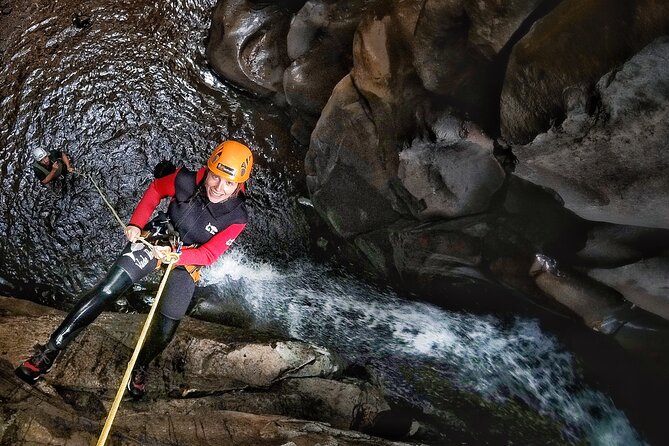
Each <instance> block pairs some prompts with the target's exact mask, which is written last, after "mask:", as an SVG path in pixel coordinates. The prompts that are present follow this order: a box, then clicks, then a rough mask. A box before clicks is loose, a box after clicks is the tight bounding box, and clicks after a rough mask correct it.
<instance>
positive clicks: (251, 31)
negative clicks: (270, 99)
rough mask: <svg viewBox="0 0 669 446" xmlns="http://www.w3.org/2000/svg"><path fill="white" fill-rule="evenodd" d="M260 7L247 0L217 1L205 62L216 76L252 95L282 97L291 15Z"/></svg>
mask: <svg viewBox="0 0 669 446" xmlns="http://www.w3.org/2000/svg"><path fill="white" fill-rule="evenodd" d="M254 6H255V7H254ZM261 6H262V7H259V6H258V5H254V4H253V2H251V1H249V0H233V1H226V2H218V3H217V5H216V8H215V9H214V12H213V15H212V24H211V28H210V33H209V42H208V43H207V50H206V54H207V60H208V61H209V63H210V64H211V66H212V67H213V69H214V70H215V71H216V72H217V73H218V74H219V75H221V76H222V77H223V78H225V79H226V80H228V81H230V82H232V83H234V84H236V85H238V86H239V87H241V88H243V89H245V90H248V91H249V92H251V93H254V94H257V95H261V96H269V95H272V94H276V93H279V94H283V72H284V70H285V69H286V67H287V66H288V65H289V63H290V61H289V60H288V56H287V54H286V34H287V33H288V27H289V24H290V19H291V14H290V13H289V12H288V11H286V10H284V9H282V8H281V7H280V6H278V5H261Z"/></svg>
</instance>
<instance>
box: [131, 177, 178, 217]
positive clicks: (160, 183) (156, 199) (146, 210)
mask: <svg viewBox="0 0 669 446" xmlns="http://www.w3.org/2000/svg"><path fill="white" fill-rule="evenodd" d="M179 170H180V169H177V171H176V172H174V173H172V174H170V175H167V176H164V177H162V178H157V179H155V180H153V181H152V182H151V184H150V185H149V188H148V189H147V190H146V192H144V196H143V197H142V199H141V200H140V201H139V204H138V205H137V207H136V208H135V212H133V213H132V217H130V224H131V225H133V226H137V227H138V228H140V229H141V228H143V227H144V225H146V223H148V221H149V218H151V214H153V211H154V210H155V209H156V207H157V206H158V204H159V203H160V200H162V199H163V198H165V197H173V196H174V194H175V187H174V184H175V181H176V178H177V173H179Z"/></svg>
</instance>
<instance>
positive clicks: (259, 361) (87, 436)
mask: <svg viewBox="0 0 669 446" xmlns="http://www.w3.org/2000/svg"><path fill="white" fill-rule="evenodd" d="M0 308H2V325H3V330H2V331H1V333H0V351H2V358H1V359H0V383H1V384H0V389H1V390H0V392H2V400H3V417H2V427H3V428H2V430H1V431H0V438H1V440H0V441H1V442H2V443H3V444H15V445H19V444H26V445H27V444H56V443H57V444H91V443H93V442H94V440H95V439H96V438H97V436H98V435H99V434H100V431H101V428H102V425H103V424H104V420H105V417H106V414H107V411H108V409H109V405H110V404H111V400H112V399H113V397H114V395H115V393H116V388H117V387H118V385H119V381H120V377H121V376H123V373H124V371H125V366H126V362H127V360H128V359H129V357H130V353H131V349H132V346H133V340H134V337H135V333H136V332H137V331H138V330H139V326H140V324H141V321H142V319H143V317H142V316H141V315H122V314H103V315H102V316H101V317H100V318H99V319H98V321H97V322H96V323H94V324H93V325H92V326H91V327H89V328H88V329H87V330H86V331H85V332H84V334H83V335H82V336H81V339H77V341H75V342H74V343H73V345H72V346H71V347H70V348H68V350H66V351H65V352H64V353H63V354H62V355H61V357H59V358H58V360H57V361H56V364H55V365H54V367H53V368H52V370H51V372H50V373H49V374H48V375H47V376H46V377H45V379H44V380H43V381H40V382H39V383H38V385H37V387H35V388H31V387H30V386H28V385H25V384H23V383H22V381H19V380H18V379H17V378H16V377H14V375H13V367H14V366H13V365H12V364H17V363H18V362H20V360H21V358H23V357H25V355H26V354H27V353H28V352H29V351H30V348H31V346H32V345H33V344H34V343H36V342H38V341H44V339H45V338H46V337H47V336H48V333H49V332H50V331H51V330H52V329H53V328H54V327H55V326H56V325H57V324H58V323H59V322H60V320H61V319H62V317H63V314H62V313H61V312H59V311H55V310H51V309H48V308H46V307H41V306H38V305H35V304H31V303H28V302H24V301H19V300H15V299H8V298H0ZM27 326H30V327H33V329H32V330H31V331H30V332H29V334H28V335H26V336H21V337H19V338H17V337H16V333H19V332H23V333H26V331H25V328H26V327H27ZM5 329H6V330H5ZM342 366H343V365H342V364H341V362H340V361H339V360H338V359H337V358H336V356H334V355H333V354H332V353H330V352H328V351H326V350H324V349H321V348H319V347H315V346H312V345H309V344H305V343H302V342H299V341H284V340H278V339H275V338H272V337H271V336H268V335H263V334H255V335H254V334H252V333H245V332H242V331H239V330H236V329H229V328H226V327H223V326H220V325H219V326H217V325H214V324H209V323H206V322H199V321H195V320H190V319H188V320H186V321H184V323H183V324H182V327H180V330H179V333H178V335H177V337H176V338H175V342H173V343H172V344H170V346H169V347H168V348H167V350H166V351H165V352H163V354H161V356H160V357H159V358H158V359H157V360H156V361H155V362H154V363H153V364H152V365H151V367H150V368H149V371H148V374H149V376H148V379H149V381H148V389H147V391H148V394H147V397H145V399H144V400H142V401H140V402H131V401H125V402H124V403H122V405H121V409H120V411H119V413H118V415H117V418H116V419H115V422H114V426H113V429H112V433H111V436H110V439H109V440H110V442H112V443H110V444H138V443H142V444H156V445H161V444H174V443H181V444H189V445H214V444H223V443H225V444H234V445H263V444H267V445H270V444H272V445H274V444H291V443H289V442H290V441H292V442H293V443H292V444H296V445H312V444H316V443H321V444H325V443H327V444H333V445H391V444H392V445H399V444H402V443H395V442H392V441H387V440H383V439H380V438H374V437H370V436H368V435H365V434H363V433H360V432H353V431H351V430H350V429H356V430H358V431H365V432H373V431H375V430H376V431H380V430H381V429H378V427H379V426H378V423H379V421H380V420H383V421H384V422H385V420H387V418H388V415H390V414H391V412H392V409H391V407H390V406H389V404H388V402H387V401H386V400H385V397H384V396H383V395H382V393H381V391H380V390H379V389H378V388H376V387H374V386H372V385H371V384H369V383H364V382H362V381H360V380H357V379H353V378H346V380H345V381H339V380H338V379H340V378H341V376H342V373H341V372H342ZM338 377H339V378H338ZM298 417H299V418H298ZM395 420H396V422H398V423H399V424H398V425H397V426H398V427H399V428H400V430H401V429H405V431H404V432H400V431H398V430H397V429H396V430H395V432H394V434H395V435H398V434H399V435H402V434H404V433H407V432H408V429H409V423H410V420H406V421H404V422H401V421H400V418H397V417H395ZM383 429H385V427H384V428H383Z"/></svg>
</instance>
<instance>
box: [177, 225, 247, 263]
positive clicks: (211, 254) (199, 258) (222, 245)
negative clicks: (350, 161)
mask: <svg viewBox="0 0 669 446" xmlns="http://www.w3.org/2000/svg"><path fill="white" fill-rule="evenodd" d="M245 226H246V224H244V223H235V224H232V225H230V226H228V227H227V228H225V229H224V230H222V231H220V232H219V233H218V234H216V235H215V236H213V237H212V238H211V239H210V240H209V241H208V242H207V243H205V244H203V245H202V246H198V247H197V248H183V249H182V251H181V257H179V261H178V262H177V265H202V266H209V265H211V264H212V263H214V262H215V261H216V260H217V259H218V258H219V257H220V256H221V254H223V253H224V252H225V251H227V249H228V248H229V247H230V245H232V242H234V241H235V239H236V238H237V236H238V235H239V234H240V233H241V232H242V231H243V230H244V227H245Z"/></svg>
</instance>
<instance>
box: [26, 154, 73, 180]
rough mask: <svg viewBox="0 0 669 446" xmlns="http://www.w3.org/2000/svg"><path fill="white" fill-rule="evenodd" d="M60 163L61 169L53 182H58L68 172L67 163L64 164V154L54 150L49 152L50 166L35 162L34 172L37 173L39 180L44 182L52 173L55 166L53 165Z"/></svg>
mask: <svg viewBox="0 0 669 446" xmlns="http://www.w3.org/2000/svg"><path fill="white" fill-rule="evenodd" d="M56 161H58V162H59V163H60V167H59V168H58V170H57V171H56V175H55V176H54V177H53V180H52V181H55V180H57V179H58V178H60V176H61V175H64V174H66V173H67V170H64V167H65V163H64V162H63V152H61V151H59V150H52V151H50V152H49V164H48V165H46V166H45V165H43V164H40V162H39V161H35V162H34V163H33V171H34V172H35V176H36V177H37V179H38V180H40V181H42V180H44V178H46V177H47V175H49V173H50V172H51V166H53V163H55V162H56Z"/></svg>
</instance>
